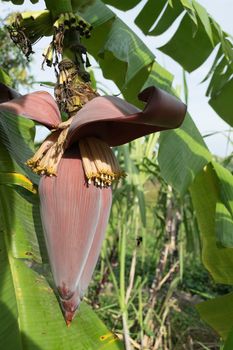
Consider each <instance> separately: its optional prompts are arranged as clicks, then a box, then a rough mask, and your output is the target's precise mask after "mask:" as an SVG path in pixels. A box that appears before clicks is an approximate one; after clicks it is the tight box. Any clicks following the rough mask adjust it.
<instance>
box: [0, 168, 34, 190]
mask: <svg viewBox="0 0 233 350" xmlns="http://www.w3.org/2000/svg"><path fill="white" fill-rule="evenodd" d="M0 185H13V186H14V185H16V186H20V187H23V188H25V189H26V190H28V191H31V192H33V193H36V190H35V188H34V187H33V184H32V182H31V181H30V180H29V179H28V178H27V177H26V176H24V175H22V174H18V173H6V172H0Z"/></svg>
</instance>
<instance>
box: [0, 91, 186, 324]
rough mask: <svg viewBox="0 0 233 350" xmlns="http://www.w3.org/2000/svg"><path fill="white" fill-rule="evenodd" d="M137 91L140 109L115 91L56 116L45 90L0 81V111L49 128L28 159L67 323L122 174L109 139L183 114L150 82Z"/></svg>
mask: <svg viewBox="0 0 233 350" xmlns="http://www.w3.org/2000/svg"><path fill="white" fill-rule="evenodd" d="M138 98H139V100H141V101H143V102H145V108H144V109H143V111H141V110H139V109H138V108H136V107H135V106H133V105H131V104H130V103H128V102H126V101H124V100H122V99H120V98H118V97H114V96H98V97H96V98H94V99H92V100H91V101H89V102H87V103H86V104H85V105H84V107H83V108H82V109H81V110H79V111H78V112H77V113H76V115H75V116H74V117H72V118H71V119H69V120H68V121H67V122H62V120H61V116H60V112H59V110H58V107H57V104H56V102H55V101H54V99H53V98H52V97H51V96H50V94H48V93H47V92H33V93H30V94H27V95H24V96H21V95H18V94H17V93H15V92H14V91H13V90H11V89H9V88H7V87H6V86H4V85H0V102H2V103H1V104H0V113H1V111H9V112H11V113H13V114H15V115H21V116H24V117H25V118H29V119H32V120H34V121H35V122H38V123H40V124H42V125H44V126H46V127H48V128H49V129H51V131H52V133H51V134H50V136H48V138H47V139H46V140H45V141H44V143H43V144H42V146H41V147H40V149H39V150H38V152H37V153H36V154H35V156H34V157H33V158H32V159H31V160H29V161H28V165H29V166H31V168H32V170H33V171H36V172H37V173H39V174H41V175H42V176H41V178H40V183H39V196H40V208H41V219H42V224H43V229H44V234H45V241H46V246H47V250H48V255H49V259H50V265H51V270H52V274H53V278H54V282H55V284H56V287H57V290H58V294H59V299H60V304H61V308H62V310H63V314H64V317H65V319H66V322H67V324H68V325H69V324H70V322H71V321H72V319H73V317H74V315H75V312H76V310H77V308H78V305H79V303H80V301H81V299H82V298H83V295H84V293H85V290H86V289H87V287H88V284H89V282H90V280H91V277H92V274H93V271H94V268H95V265H96V263H97V260H98V257H99V253H100V249H101V244H102V241H103V239H104V234H105V230H106V227H107V223H108V218H109V214H110V208H111V201H112V191H111V183H112V181H114V180H115V179H119V178H120V177H122V176H124V172H123V171H121V169H120V167H119V164H118V163H117V160H116V158H115V156H114V154H113V152H112V150H111V148H110V147H112V146H119V145H122V144H125V143H127V142H130V141H132V140H134V139H136V138H139V137H141V136H144V135H148V134H150V133H154V132H157V131H163V130H167V129H173V128H177V127H179V126H180V125H181V123H182V121H183V119H184V116H185V112H186V106H185V105H184V104H183V103H182V102H180V101H179V100H177V99H176V98H175V97H173V96H171V95H169V94H168V93H166V92H165V91H162V90H160V89H158V88H156V87H153V86H152V87H148V88H146V89H145V90H143V91H142V92H141V93H140V94H139V95H138ZM4 101H5V102H4ZM54 175H55V176H54Z"/></svg>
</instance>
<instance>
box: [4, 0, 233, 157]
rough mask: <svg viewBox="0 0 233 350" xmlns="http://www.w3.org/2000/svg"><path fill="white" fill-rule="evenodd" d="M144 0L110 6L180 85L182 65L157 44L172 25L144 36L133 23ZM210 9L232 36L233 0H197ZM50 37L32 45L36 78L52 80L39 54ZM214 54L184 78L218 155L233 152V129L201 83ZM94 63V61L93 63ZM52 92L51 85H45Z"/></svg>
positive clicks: (7, 6)
mask: <svg viewBox="0 0 233 350" xmlns="http://www.w3.org/2000/svg"><path fill="white" fill-rule="evenodd" d="M146 1H147V0H142V1H141V2H140V3H139V5H138V6H136V7H135V8H134V9H133V10H130V11H127V12H122V11H119V10H116V9H115V8H112V10H113V11H114V12H116V14H117V15H118V16H119V17H120V18H121V19H122V20H123V21H124V22H125V23H127V25H128V26H129V27H130V28H132V29H133V30H134V31H135V32H136V34H137V35H138V36H139V37H140V38H141V39H142V40H143V42H144V43H145V44H146V45H147V46H148V47H149V49H150V50H151V51H152V52H153V53H154V54H155V56H156V60H157V61H158V62H159V63H160V64H161V65H162V66H164V67H165V68H166V69H167V70H168V71H170V72H172V73H173V75H174V86H175V87H178V88H179V87H182V68H181V66H179V65H178V64H177V63H176V62H175V61H173V60H172V59H171V58H170V57H168V56H166V55H164V54H162V53H161V52H160V51H159V50H158V47H160V46H162V45H163V44H164V43H165V42H166V40H168V39H169V38H170V37H171V36H172V34H173V32H174V30H175V28H173V29H171V30H169V31H168V32H167V33H165V34H163V35H161V36H159V37H146V36H144V35H143V33H142V32H141V31H140V29H139V28H138V27H137V26H136V25H135V24H134V19H135V17H136V16H137V14H138V12H139V11H140V9H141V8H142V7H143V6H144V4H145V3H146ZM199 3H201V4H202V5H203V6H204V7H205V8H206V9H207V11H208V12H209V14H210V15H211V16H212V17H213V18H214V19H215V20H216V21H217V22H218V23H219V24H220V26H221V27H222V29H224V30H225V31H226V32H228V33H229V34H231V35H232V36H233V24H232V14H233V0H199ZM0 6H1V12H2V16H3V17H4V16H6V15H7V14H8V13H10V12H15V11H19V10H20V11H25V10H28V11H32V10H38V9H44V8H45V6H44V2H43V0H40V1H39V3H37V4H35V5H32V4H31V3H30V1H29V0H26V1H25V3H24V5H23V6H14V5H12V4H11V3H10V2H1V5H0ZM48 42H49V39H48V38H47V39H42V40H41V41H39V43H38V44H36V46H35V47H34V51H35V52H36V55H34V60H33V63H32V74H33V75H34V76H35V79H36V80H37V81H48V80H52V81H54V74H53V70H52V69H50V68H46V69H45V70H44V71H42V70H41V62H42V59H41V54H42V53H43V50H44V48H45V47H46V43H48ZM212 60H213V57H210V58H209V59H208V60H207V61H206V62H205V63H204V64H203V65H202V66H201V67H199V68H198V69H197V70H195V71H194V72H192V73H191V74H187V82H188V89H189V102H188V109H189V112H190V114H191V116H192V118H193V120H194V122H195V123H196V125H197V127H198V129H199V131H200V132H201V134H202V135H207V134H210V133H214V132H217V134H215V135H213V136H210V137H206V138H205V142H206V143H207V145H208V147H209V149H210V151H211V152H212V153H214V154H216V155H218V156H221V157H225V156H227V155H229V154H230V153H231V152H233V132H232V130H231V129H230V128H229V125H228V124H226V123H225V122H224V121H223V120H222V119H221V118H220V117H219V116H218V115H217V114H216V113H215V112H214V111H213V110H212V108H211V107H210V106H209V104H208V99H207V98H206V97H205V91H206V87H207V86H206V84H200V82H201V81H202V79H203V78H204V76H205V74H206V73H207V72H208V70H209V68H210V66H211V62H212ZM93 66H94V67H95V63H94V64H93ZM94 71H95V73H96V77H97V80H99V81H101V82H103V83H104V84H105V85H106V86H107V89H108V91H109V92H110V93H118V89H117V87H116V86H115V85H114V83H112V82H111V81H109V80H106V79H104V78H103V77H102V75H101V73H100V70H98V69H94ZM35 89H36V90H46V88H45V87H40V86H39V85H38V84H37V85H35ZM47 91H49V92H50V93H51V94H52V93H53V90H52V89H48V90H47ZM44 135H45V134H44V132H42V129H39V134H38V136H39V139H40V138H42V137H43V136H44Z"/></svg>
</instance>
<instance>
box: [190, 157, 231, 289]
mask: <svg viewBox="0 0 233 350" xmlns="http://www.w3.org/2000/svg"><path fill="white" fill-rule="evenodd" d="M214 166H215V165H214ZM219 167H220V165H218V168H219ZM221 170H222V168H221ZM224 170H225V169H224ZM224 170H222V171H221V172H223V173H225V171H224ZM218 171H219V169H218ZM221 186H222V185H221ZM190 192H191V196H192V201H193V205H194V209H195V212H196V216H197V221H198V225H199V228H200V232H201V241H202V260H203V263H204V265H205V267H206V268H207V269H208V270H209V272H210V273H211V275H212V276H213V278H214V280H215V281H216V282H217V283H223V284H233V274H232V271H233V249H232V248H225V247H222V246H221V245H219V244H217V237H216V204H217V203H222V199H221V196H222V191H221V188H220V187H219V178H218V176H217V175H216V172H215V167H213V165H212V164H211V163H210V164H208V165H207V166H206V167H205V168H204V170H202V171H201V172H200V173H199V174H198V175H197V176H196V178H195V180H194V182H193V183H192V185H191V186H190ZM223 219H225V218H223ZM217 220H219V217H218V216H217ZM217 227H219V226H217Z"/></svg>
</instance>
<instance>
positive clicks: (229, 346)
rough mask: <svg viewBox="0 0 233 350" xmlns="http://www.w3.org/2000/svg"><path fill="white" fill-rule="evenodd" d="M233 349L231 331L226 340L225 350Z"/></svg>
mask: <svg viewBox="0 0 233 350" xmlns="http://www.w3.org/2000/svg"><path fill="white" fill-rule="evenodd" d="M232 348H233V331H231V332H230V333H229V335H228V337H227V339H226V342H225V344H224V348H223V350H231V349H232Z"/></svg>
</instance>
